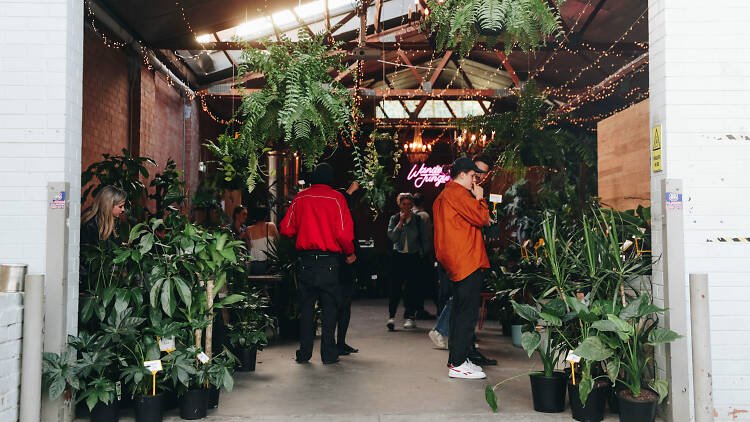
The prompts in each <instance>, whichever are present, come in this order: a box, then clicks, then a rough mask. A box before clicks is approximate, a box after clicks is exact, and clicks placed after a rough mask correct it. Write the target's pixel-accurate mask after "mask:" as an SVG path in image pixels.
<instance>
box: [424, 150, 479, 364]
mask: <svg viewBox="0 0 750 422" xmlns="http://www.w3.org/2000/svg"><path fill="white" fill-rule="evenodd" d="M477 173H485V172H484V171H482V170H481V169H479V168H478V167H477V166H476V164H475V163H474V161H473V160H471V159H470V158H459V159H457V160H456V161H455V162H454V163H453V166H452V167H451V181H450V182H448V184H446V185H445V189H443V192H441V193H440V195H438V197H437V199H435V202H434V204H433V206H432V207H433V214H434V219H435V256H436V257H437V260H438V262H440V264H441V265H442V266H443V268H444V269H445V271H446V273H447V274H448V277H450V279H451V281H452V282H453V305H452V306H453V307H452V309H451V321H450V334H449V338H450V342H449V350H450V356H449V358H448V367H449V369H448V376H450V377H451V378H467V379H479V378H485V377H486V375H485V374H484V371H482V368H481V367H479V366H477V365H475V364H474V363H472V362H471V360H470V359H469V357H468V356H469V352H470V350H471V348H472V343H473V338H474V326H475V325H476V323H477V319H478V316H479V305H480V302H481V297H480V292H481V290H482V284H483V282H484V275H483V273H482V271H483V269H484V268H489V267H490V263H489V260H488V259H487V252H486V251H485V249H484V239H483V238H482V227H484V226H486V225H487V224H488V223H489V221H490V212H489V208H488V207H487V203H486V202H485V200H484V190H483V189H482V187H481V186H479V185H477V184H475V183H474V176H475V175H476V174H477Z"/></svg>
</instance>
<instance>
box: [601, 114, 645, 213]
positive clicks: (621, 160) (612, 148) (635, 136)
mask: <svg viewBox="0 0 750 422" xmlns="http://www.w3.org/2000/svg"><path fill="white" fill-rule="evenodd" d="M597 149H598V170H599V196H600V197H601V198H602V203H604V204H605V205H607V206H609V207H612V208H614V209H618V210H628V209H634V208H636V207H638V205H642V206H644V207H647V206H649V205H650V204H651V200H650V198H651V156H650V154H651V141H650V133H649V102H648V100H645V101H641V102H640V103H638V104H636V105H634V106H632V107H630V108H628V109H625V110H623V111H621V112H619V113H617V114H615V115H613V116H611V117H609V118H607V119H604V120H602V121H600V122H599V123H598V125H597Z"/></svg>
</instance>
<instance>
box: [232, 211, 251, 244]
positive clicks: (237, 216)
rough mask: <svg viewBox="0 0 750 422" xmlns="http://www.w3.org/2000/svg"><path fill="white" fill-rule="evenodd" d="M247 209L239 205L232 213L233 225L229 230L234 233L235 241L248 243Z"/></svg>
mask: <svg viewBox="0 0 750 422" xmlns="http://www.w3.org/2000/svg"><path fill="white" fill-rule="evenodd" d="M245 221H247V208H245V207H244V206H243V205H237V206H236V207H234V211H233V212H232V224H231V225H230V226H229V230H230V231H231V232H232V236H234V238H235V240H244V241H245V242H246V243H247V233H246V231H247V225H246V224H245Z"/></svg>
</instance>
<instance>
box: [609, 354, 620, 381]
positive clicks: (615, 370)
mask: <svg viewBox="0 0 750 422" xmlns="http://www.w3.org/2000/svg"><path fill="white" fill-rule="evenodd" d="M619 374H620V360H619V359H612V360H610V361H609V362H607V377H608V378H609V380H610V381H612V384H613V385H614V383H615V381H617V376H618V375H619Z"/></svg>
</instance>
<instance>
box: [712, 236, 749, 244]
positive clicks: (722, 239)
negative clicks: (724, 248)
mask: <svg viewBox="0 0 750 422" xmlns="http://www.w3.org/2000/svg"><path fill="white" fill-rule="evenodd" d="M707 242H718V243H750V237H717V238H714V239H708V240H707Z"/></svg>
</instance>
